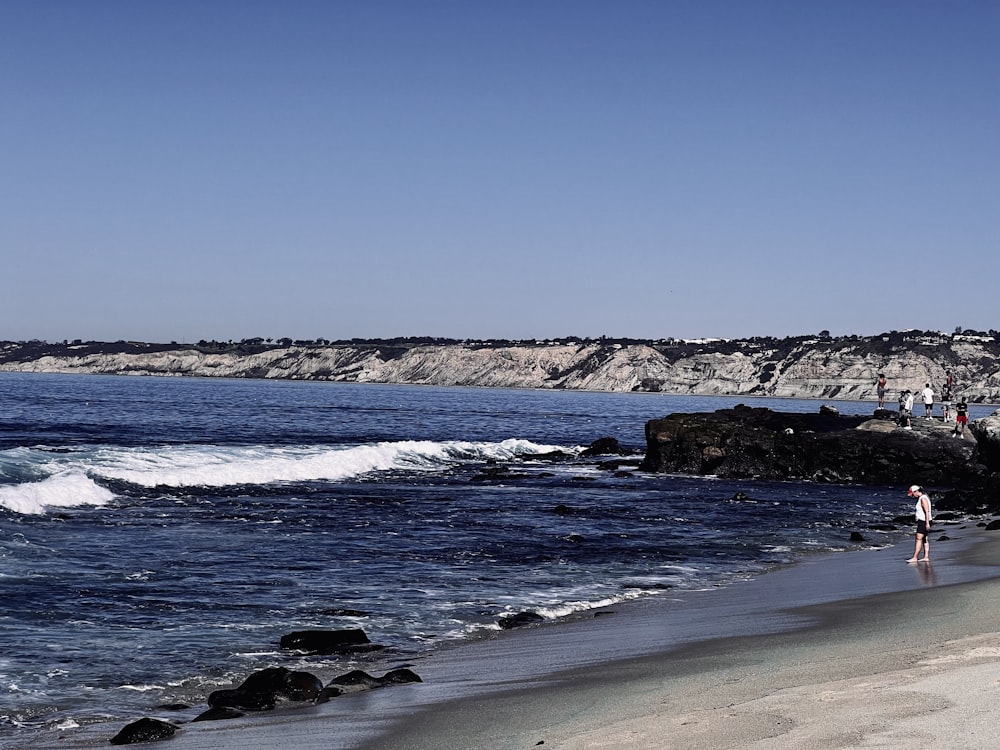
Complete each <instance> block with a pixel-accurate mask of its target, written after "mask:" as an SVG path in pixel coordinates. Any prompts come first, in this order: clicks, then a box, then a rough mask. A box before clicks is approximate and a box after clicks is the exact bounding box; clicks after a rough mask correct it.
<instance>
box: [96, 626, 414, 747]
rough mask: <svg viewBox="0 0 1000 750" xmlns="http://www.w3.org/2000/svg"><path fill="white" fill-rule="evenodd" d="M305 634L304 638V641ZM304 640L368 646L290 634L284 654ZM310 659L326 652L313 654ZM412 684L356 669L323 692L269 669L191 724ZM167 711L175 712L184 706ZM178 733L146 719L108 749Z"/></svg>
mask: <svg viewBox="0 0 1000 750" xmlns="http://www.w3.org/2000/svg"><path fill="white" fill-rule="evenodd" d="M303 633H305V634H306V635H305V636H303ZM303 639H304V640H306V641H308V642H309V644H310V645H316V644H325V645H329V644H340V645H341V646H345V645H346V646H348V647H350V646H358V645H368V644H369V641H368V637H367V636H366V635H365V634H364V632H363V631H360V630H322V631H320V630H316V631H299V632H296V633H290V634H289V635H288V636H285V637H284V638H282V648H297V646H299V645H301V643H302V642H303ZM286 643H288V644H290V645H286ZM297 650H301V649H297ZM314 653H330V652H329V651H318V652H317V651H314ZM410 682H421V679H420V677H419V675H417V674H416V673H415V672H413V671H411V670H409V669H406V668H399V669H394V670H391V671H389V672H386V673H385V674H384V675H382V676H381V677H374V676H372V675H370V674H368V673H367V672H363V671H362V670H359V669H355V670H352V671H350V672H348V673H346V674H343V675H339V676H337V677H334V678H333V679H332V680H330V682H329V684H327V685H326V686H324V685H323V681H322V680H320V679H319V677H317V676H316V675H314V674H311V673H309V672H303V671H298V670H291V669H288V668H286V667H267V668H266V669H261V670H259V671H257V672H254V673H253V674H251V675H250V676H249V677H247V678H246V679H245V680H244V681H243V682H242V683H240V684H239V685H238V686H236V687H234V688H231V689H225V690H216V691H214V692H212V693H211V694H210V695H209V696H208V700H207V702H208V706H209V708H208V709H207V710H205V711H203V712H202V713H200V714H198V716H196V717H195V718H194V719H192V720H191V721H192V722H196V721H219V720H224V719H235V718H238V717H240V716H243V715H244V712H247V711H250V712H256V711H271V710H273V709H275V708H277V707H278V706H279V705H281V704H283V703H285V704H302V705H315V704H318V703H325V702H327V701H329V700H330V699H332V698H336V697H337V696H339V695H343V694H345V693H356V692H359V691H362V690H371V689H374V688H380V687H388V686H390V685H404V684H406V683H410ZM164 708H166V707H164ZM170 708H173V709H179V708H187V706H173V707H170ZM178 729H179V725H178V724H176V723H171V722H168V721H164V720H162V719H157V718H152V717H148V716H147V717H145V718H143V719H139V720H138V721H134V722H132V723H131V724H128V725H127V726H125V727H123V728H122V730H121V731H120V732H118V734H116V735H115V736H114V737H113V738H112V739H111V744H113V745H130V744H133V743H138V742H153V741H156V740H165V739H168V738H170V737H172V736H173V735H174V733H175V732H177V730H178Z"/></svg>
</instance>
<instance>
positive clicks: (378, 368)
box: [0, 331, 1000, 403]
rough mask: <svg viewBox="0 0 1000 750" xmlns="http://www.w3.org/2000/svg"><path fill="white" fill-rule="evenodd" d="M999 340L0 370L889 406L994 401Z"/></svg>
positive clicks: (378, 354) (343, 348) (8, 351)
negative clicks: (927, 400)
mask: <svg viewBox="0 0 1000 750" xmlns="http://www.w3.org/2000/svg"><path fill="white" fill-rule="evenodd" d="M998 338H1000V335H998V334H997V333H996V332H994V331H991V332H990V333H988V334H985V333H978V332H968V331H967V332H964V333H961V334H960V333H955V334H942V333H933V332H919V331H917V332H914V331H909V332H903V333H899V332H895V331H894V332H891V333H887V334H882V335H879V336H870V337H858V336H849V337H838V338H831V337H828V336H820V337H797V338H787V339H773V338H753V339H746V340H699V341H677V340H671V339H667V340H660V341H635V340H624V339H616V340H611V339H600V340H579V339H568V340H557V341H530V342H524V341H520V342H483V341H473V342H470V341H443V342H440V341H437V340H433V341H429V342H428V341H413V340H408V339H403V340H399V339H393V340H386V341H373V342H354V341H351V342H336V343H330V342H291V341H288V340H287V339H285V340H279V341H278V342H274V343H271V342H268V343H264V342H263V340H260V339H254V340H251V341H249V342H248V341H242V342H238V343H233V342H226V343H218V342H199V344H197V345H194V344H176V343H173V344H145V343H137V342H115V343H106V342H79V341H78V342H73V343H69V342H63V343H61V344H50V343H46V342H39V341H33V342H6V343H3V344H0V371H8V372H11V371H13V372H61V373H101V374H115V375H163V376H198V377H227V378H261V379H288V380H329V381H340V382H358V383H399V384H419V385H438V386H479V387H498V388H552V389H575V390H599V391H643V390H645V391H662V392H665V393H674V394H689V395H747V396H766V397H795V398H823V399H854V400H866V399H874V398H875V386H874V381H875V379H876V377H877V375H878V373H880V372H884V373H885V374H886V376H887V378H888V380H889V391H890V394H891V396H890V397H891V398H894V397H895V394H897V393H898V392H899V390H901V389H903V388H909V389H911V390H914V391H916V390H919V389H920V388H922V387H923V385H924V383H927V382H930V383H932V384H934V385H935V387H937V386H939V384H941V383H942V382H943V381H944V377H945V372H946V371H950V372H951V373H952V374H953V375H954V377H955V380H956V383H957V384H958V393H957V394H956V395H962V396H965V397H966V398H967V399H969V400H970V401H976V402H986V403H997V402H1000V341H998Z"/></svg>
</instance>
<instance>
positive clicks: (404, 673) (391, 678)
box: [379, 668, 423, 685]
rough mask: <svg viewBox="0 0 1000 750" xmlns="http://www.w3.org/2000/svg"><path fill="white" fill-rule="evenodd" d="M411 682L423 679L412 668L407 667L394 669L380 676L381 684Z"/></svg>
mask: <svg viewBox="0 0 1000 750" xmlns="http://www.w3.org/2000/svg"><path fill="white" fill-rule="evenodd" d="M410 682H423V680H421V679H420V675H418V674H417V673H416V672H414V671H413V670H412V669H405V668H403V669H393V670H392V671H390V672H386V673H385V674H384V675H382V676H381V677H380V678H379V684H381V685H405V684H407V683H410Z"/></svg>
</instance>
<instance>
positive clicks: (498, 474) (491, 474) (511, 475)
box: [469, 466, 531, 482]
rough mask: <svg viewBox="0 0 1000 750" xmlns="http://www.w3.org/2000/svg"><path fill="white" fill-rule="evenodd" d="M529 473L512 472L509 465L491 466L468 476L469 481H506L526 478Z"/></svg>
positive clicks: (528, 476)
mask: <svg viewBox="0 0 1000 750" xmlns="http://www.w3.org/2000/svg"><path fill="white" fill-rule="evenodd" d="M530 477H531V475H530V474H525V473H524V472H520V473H517V472H513V471H511V470H510V467H509V466H491V467H490V468H488V469H484V470H483V471H481V472H479V473H478V474H475V475H473V476H471V477H469V481H470V482H507V481H511V480H514V479H528V478H530Z"/></svg>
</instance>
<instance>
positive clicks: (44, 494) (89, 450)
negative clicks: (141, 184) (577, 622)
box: [0, 374, 978, 748]
mask: <svg viewBox="0 0 1000 750" xmlns="http://www.w3.org/2000/svg"><path fill="white" fill-rule="evenodd" d="M0 394H2V395H0V591H2V597H3V600H2V601H3V604H2V607H0V690H2V692H3V701H2V704H0V747H4V748H14V747H19V746H21V745H23V744H26V743H28V742H30V740H31V738H32V737H33V736H34V735H35V734H36V733H39V732H50V731H52V730H55V729H59V730H64V731H65V730H69V731H71V730H72V728H74V727H77V726H83V725H87V724H92V723H95V722H112V724H110V725H109V726H111V727H113V730H112V731H109V736H110V735H111V734H113V733H114V732H115V731H117V729H118V728H120V725H122V724H124V723H126V722H128V721H131V720H133V719H135V718H138V717H139V716H143V715H148V714H150V713H152V712H153V711H154V708H155V707H156V706H159V705H162V704H170V703H177V702H185V703H189V704H195V705H197V704H204V702H205V699H206V696H207V695H208V693H209V692H211V691H212V690H215V689H218V688H225V687H231V686H233V684H234V683H238V682H240V681H242V679H243V678H245V677H246V676H247V674H249V673H250V672H251V671H253V670H255V669H259V668H262V667H266V666H273V665H284V666H288V667H291V668H301V669H307V670H309V671H313V672H315V673H317V674H319V675H320V676H324V677H331V676H333V675H334V674H336V673H339V672H342V671H346V670H347V669H351V668H355V667H359V668H364V669H370V670H372V671H375V672H377V671H378V669H379V666H380V664H382V663H384V664H392V663H399V662H401V661H404V660H405V659H407V658H408V657H409V658H412V657H413V656H414V655H419V654H420V653H422V652H425V651H426V650H428V649H433V648H436V647H437V646H438V645H439V644H442V643H450V642H454V641H455V640H456V639H466V638H476V637H481V636H482V635H483V634H485V633H489V632H490V631H491V630H495V629H496V628H497V627H498V626H497V620H498V618H499V617H501V616H503V615H505V614H510V613H514V612H519V611H522V610H533V611H536V612H538V613H540V614H542V615H544V616H546V617H549V618H557V617H560V616H564V615H568V614H571V613H573V612H576V611H580V610H584V609H588V608H593V607H597V606H602V605H607V604H611V603H616V602H621V601H625V600H628V599H633V598H637V597H643V596H657V595H661V594H662V593H663V592H664V591H666V590H668V589H703V588H710V587H717V586H724V585H726V584H727V583H730V582H733V581H735V580H739V579H745V578H747V577H752V576H756V575H760V574H761V573H763V572H765V571H767V570H769V569H772V568H774V567H775V566H781V565H787V564H790V563H794V562H795V561H796V560H798V559H801V557H802V556H804V555H809V554H814V553H816V552H826V551H830V550H839V549H855V548H857V546H858V545H857V544H856V543H852V542H850V532H851V531H852V530H860V531H862V532H863V533H864V535H865V537H866V540H867V541H866V544H868V545H883V544H889V543H893V542H895V541H897V540H898V539H900V538H901V537H902V536H903V535H904V534H907V533H908V532H909V529H905V530H904V529H900V530H898V531H894V530H891V529H890V530H881V531H880V530H875V529H872V528H870V527H872V526H880V525H882V524H885V523H886V521H887V519H890V518H892V517H894V516H897V515H899V514H900V513H905V512H906V503H905V502H902V501H901V499H900V493H899V492H898V491H897V488H859V487H840V486H833V485H814V484H808V483H800V482H754V481H724V480H719V479H713V478H691V477H679V476H664V475H648V474H644V473H642V472H638V471H636V470H635V469H634V467H633V466H631V465H628V464H626V465H624V466H620V467H619V468H618V470H617V471H616V470H614V469H613V468H612V467H609V466H602V465H601V464H602V462H604V461H608V460H609V458H610V457H601V458H585V457H582V456H581V455H580V453H581V450H582V449H583V448H584V447H586V446H587V445H589V444H590V443H591V442H592V441H593V440H596V439H598V438H601V437H605V436H610V437H615V438H617V439H618V440H619V441H620V443H621V444H622V446H624V447H626V448H628V449H632V450H634V451H636V452H637V453H641V451H642V449H643V447H644V437H643V428H644V424H645V422H646V421H647V420H648V419H651V418H655V417H659V416H663V415H665V414H668V413H671V412H677V411H705V410H713V409H717V408H723V407H728V406H732V405H734V404H736V403H741V402H742V403H748V402H747V400H746V399H741V398H700V397H674V396H668V395H662V394H608V393H580V392H565V391H560V392H539V391H517V390H488V389H466V388H429V387H405V386H384V385H358V384H335V383H302V382H269V381H234V380H215V379H173V378H129V377H102V376H80V375H37V374H2V375H0ZM752 403H753V404H754V405H763V406H770V407H772V408H776V409H782V410H787V411H812V410H815V409H817V408H818V407H819V405H820V403H821V402H819V401H793V400H766V399H755V400H753V402H752ZM835 405H836V406H837V408H839V409H840V410H841V411H842V412H843V413H868V412H870V411H871V410H872V409H873V404H871V403H857V402H837V403H836V404H835ZM977 416H978V415H977ZM639 457H640V456H639V455H635V456H633V457H632V458H633V459H636V460H637V459H638V458H639ZM738 493H742V494H741V495H738ZM306 628H362V629H364V631H365V632H366V633H367V634H368V636H369V638H370V639H371V640H372V642H374V643H376V644H380V645H384V646H386V649H385V650H384V651H382V652H377V653H375V654H371V655H362V656H353V657H302V656H299V655H295V654H289V653H286V652H281V651H280V649H279V648H278V642H279V639H280V637H281V636H282V635H283V634H285V633H289V632H292V631H295V630H300V629H306ZM67 746H69V745H67Z"/></svg>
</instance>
